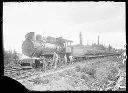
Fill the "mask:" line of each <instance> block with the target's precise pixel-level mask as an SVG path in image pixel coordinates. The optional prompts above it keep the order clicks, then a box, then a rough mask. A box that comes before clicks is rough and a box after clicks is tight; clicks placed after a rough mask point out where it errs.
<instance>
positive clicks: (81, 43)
mask: <svg viewBox="0 0 128 93" xmlns="http://www.w3.org/2000/svg"><path fill="white" fill-rule="evenodd" d="M79 38H80V45H83V42H82V34H81V32H80V37H79Z"/></svg>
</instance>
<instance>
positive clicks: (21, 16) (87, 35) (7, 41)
mask: <svg viewBox="0 0 128 93" xmlns="http://www.w3.org/2000/svg"><path fill="white" fill-rule="evenodd" d="M125 30H126V29H125V3H124V2H22V3H15V2H12V3H11V2H6V3H3V40H4V48H5V49H6V50H8V49H15V50H16V51H18V52H21V45H22V42H23V41H24V40H25V34H26V33H27V32H35V33H36V34H41V35H42V36H48V35H49V36H53V37H60V36H62V37H63V38H65V39H69V40H73V41H74V44H78V43H79V33H80V32H81V33H82V35H83V44H85V45H86V44H87V43H88V44H91V43H92V42H93V43H97V37H98V35H99V37H100V43H102V44H105V45H108V44H111V45H112V46H113V47H115V48H123V47H124V44H125V43H126V36H125V32H126V31H125Z"/></svg>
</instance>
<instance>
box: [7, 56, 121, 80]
mask: <svg viewBox="0 0 128 93" xmlns="http://www.w3.org/2000/svg"><path fill="white" fill-rule="evenodd" d="M112 56H117V57H118V56H119V55H109V56H100V57H92V58H89V59H86V60H81V61H76V62H73V64H70V63H68V64H65V65H62V66H60V67H58V68H57V69H56V70H54V69H47V70H46V71H43V73H48V72H54V71H55V72H56V71H58V70H61V69H65V68H68V67H70V66H73V65H77V64H79V63H83V62H86V61H90V60H96V59H99V60H100V59H102V58H103V59H104V58H107V57H112ZM108 59H109V58H108ZM110 60H111V59H110ZM30 70H35V73H36V72H38V71H36V69H33V68H32V67H26V68H22V67H20V68H12V69H8V70H6V69H5V73H8V74H11V75H17V73H18V74H19V76H21V75H23V74H22V72H24V73H26V74H27V72H30V73H31V71H30ZM30 73H29V74H28V75H25V76H24V75H23V77H22V76H21V77H22V78H25V77H28V76H32V75H34V74H33V73H32V74H30ZM20 74H21V75H20Z"/></svg>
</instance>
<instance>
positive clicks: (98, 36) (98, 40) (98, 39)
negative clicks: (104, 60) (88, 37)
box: [98, 35, 99, 45]
mask: <svg viewBox="0 0 128 93" xmlns="http://www.w3.org/2000/svg"><path fill="white" fill-rule="evenodd" d="M98 45H99V35H98Z"/></svg>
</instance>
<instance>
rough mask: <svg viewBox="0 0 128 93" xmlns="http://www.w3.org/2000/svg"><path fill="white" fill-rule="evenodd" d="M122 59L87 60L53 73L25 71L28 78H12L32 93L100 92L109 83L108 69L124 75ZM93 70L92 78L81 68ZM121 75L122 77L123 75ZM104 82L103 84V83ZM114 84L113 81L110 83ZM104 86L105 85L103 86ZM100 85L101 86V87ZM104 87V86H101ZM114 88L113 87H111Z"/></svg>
mask: <svg viewBox="0 0 128 93" xmlns="http://www.w3.org/2000/svg"><path fill="white" fill-rule="evenodd" d="M121 62H122V59H119V58H116V57H107V58H98V59H92V60H87V61H84V62H78V63H75V64H72V65H69V66H65V67H64V68H63V69H62V68H58V69H57V70H55V71H47V72H45V73H44V72H41V71H32V70H31V71H27V75H28V74H31V75H29V76H28V77H25V78H21V77H20V78H14V79H15V80H17V81H19V82H20V83H21V84H23V85H24V86H25V87H26V88H27V89H28V90H34V91H47V90H49V91H53V90H54V91H58V90H85V91H86V90H98V91H100V90H101V91H102V90H105V89H106V86H107V85H109V84H110V81H108V80H107V79H105V78H106V77H107V73H108V71H107V69H108V67H111V66H114V67H116V68H118V71H119V72H120V73H118V74H122V73H124V74H125V73H126V71H125V70H124V69H125V66H124V67H122V68H121V69H120V68H119V66H120V65H121ZM84 67H85V68H88V67H89V68H91V69H92V68H93V69H94V70H95V71H94V73H95V74H94V77H93V76H92V75H88V74H85V72H84V71H83V72H82V68H84ZM124 74H123V75H124ZM104 82H105V83H104ZM111 82H114V81H111ZM104 84H106V85H104ZM112 84H114V83H112ZM101 85H102V86H101ZM103 85H104V86H103ZM111 86H112V87H114V85H111Z"/></svg>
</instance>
